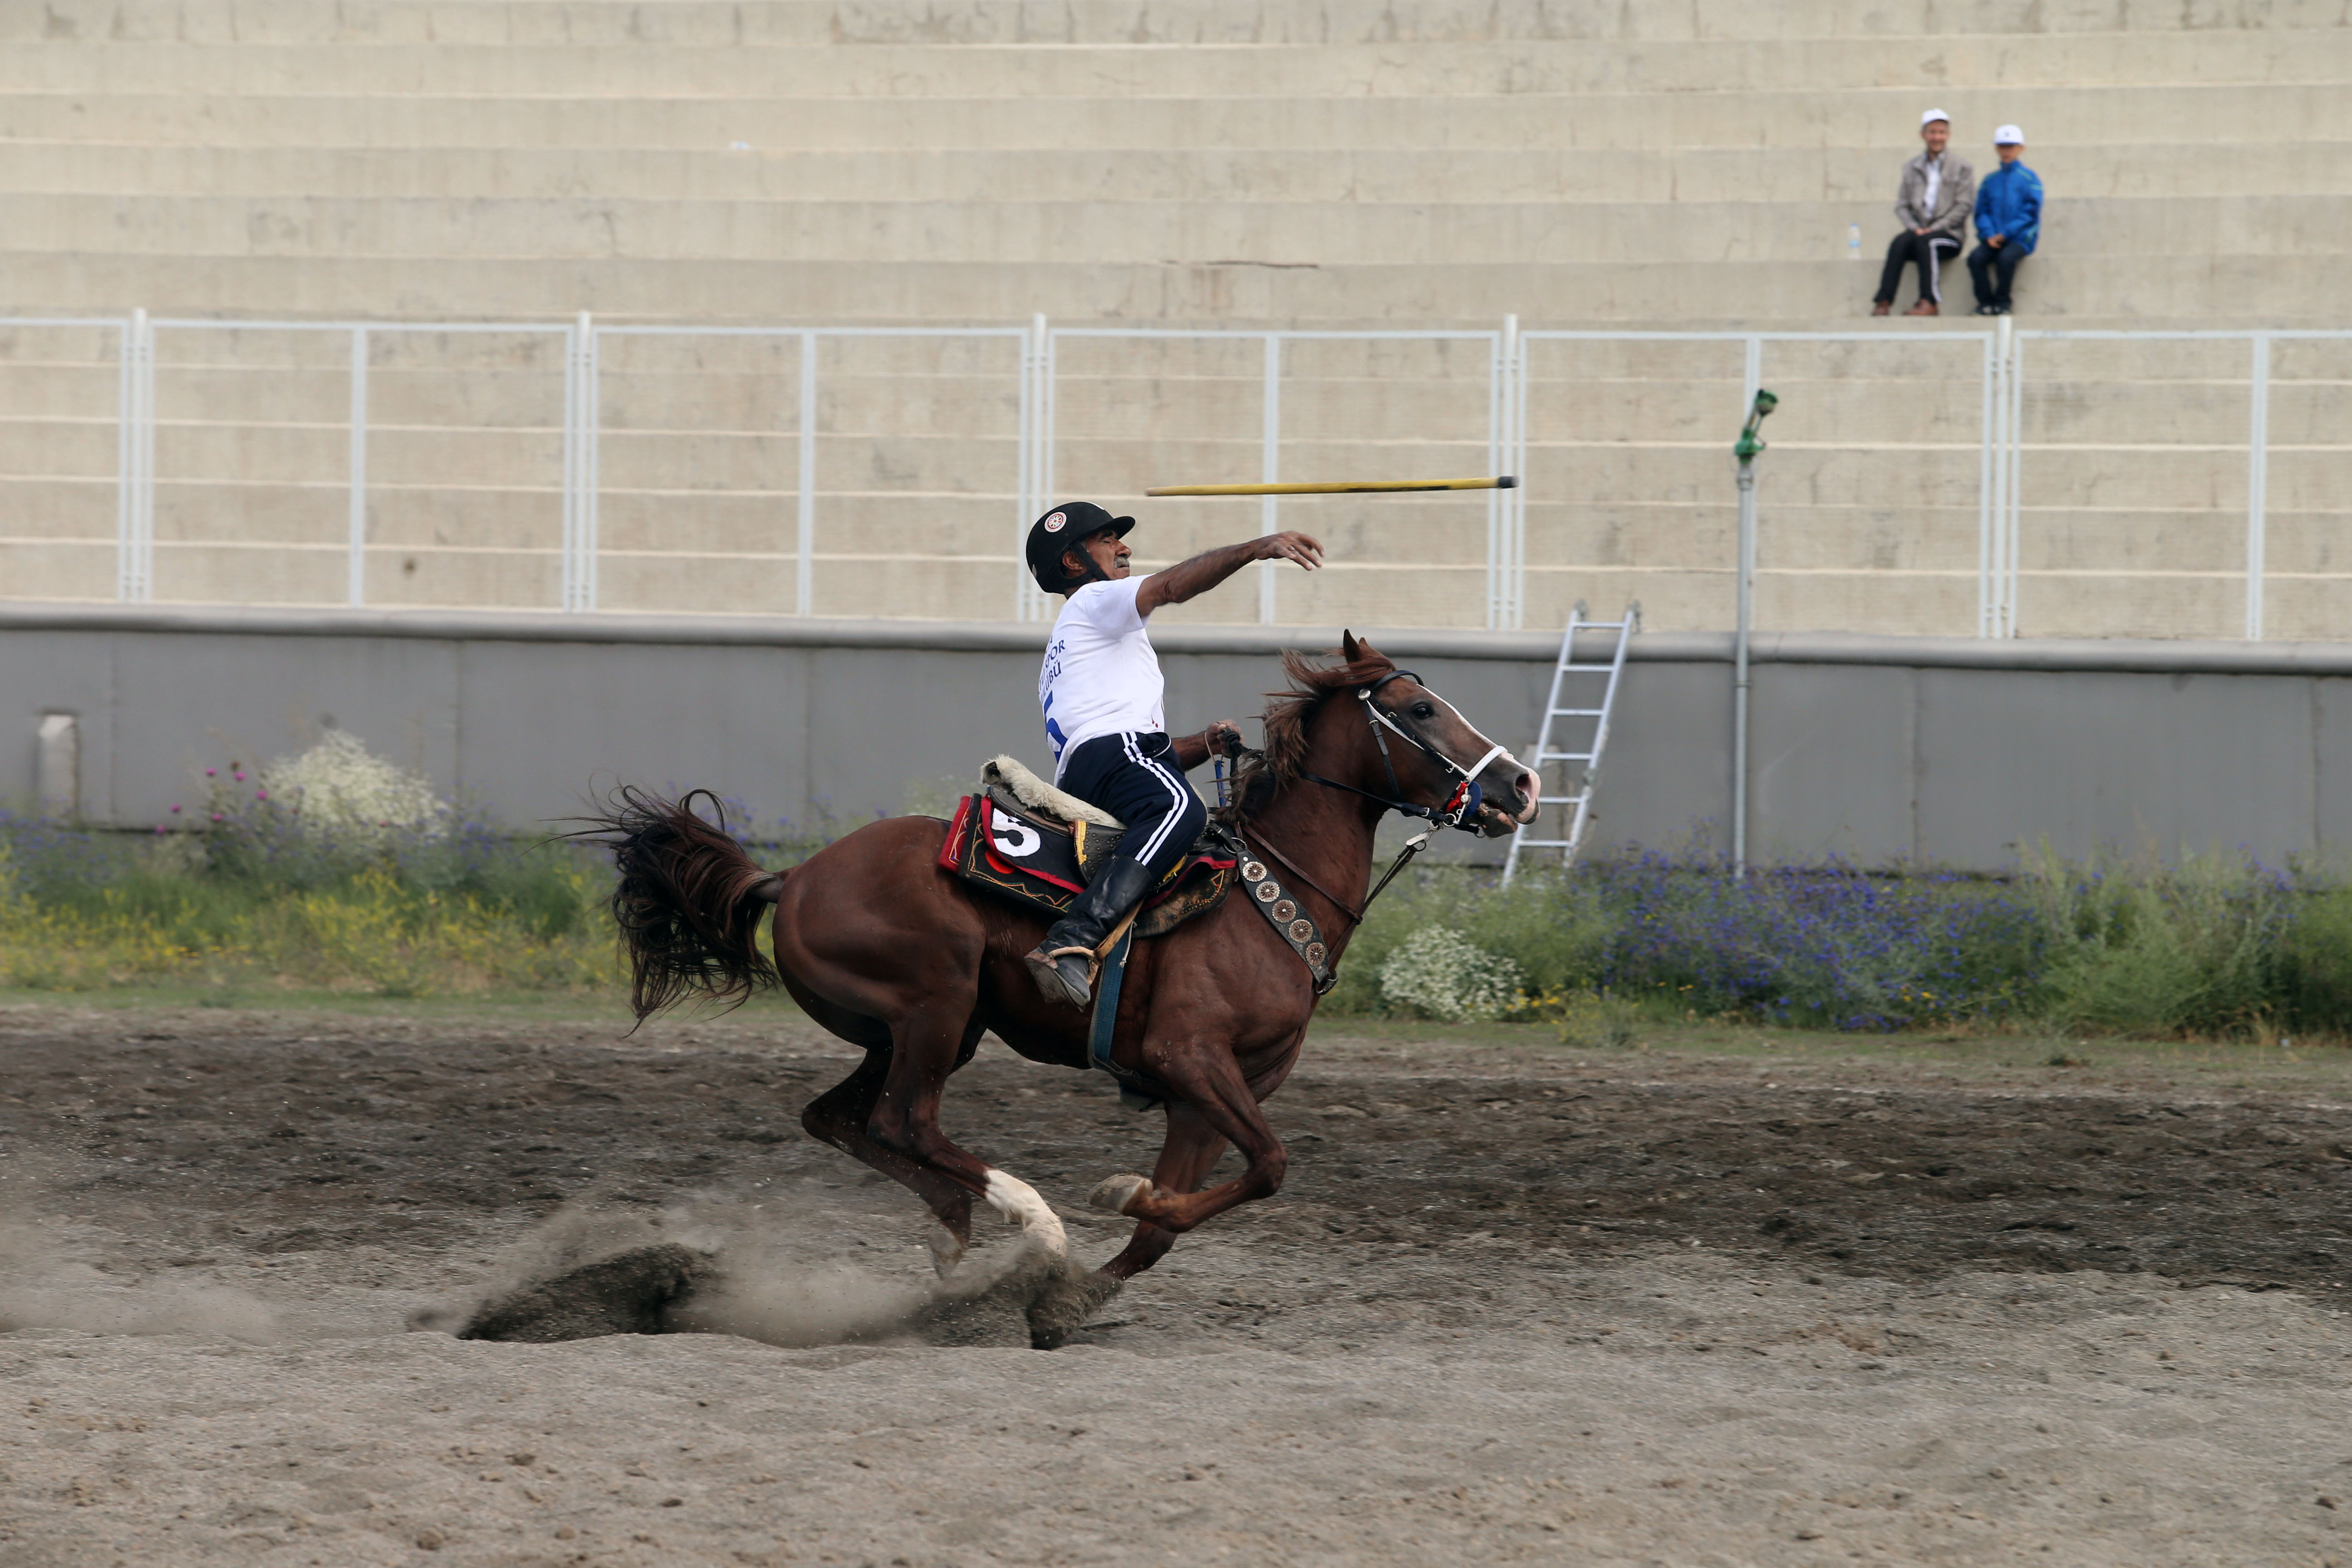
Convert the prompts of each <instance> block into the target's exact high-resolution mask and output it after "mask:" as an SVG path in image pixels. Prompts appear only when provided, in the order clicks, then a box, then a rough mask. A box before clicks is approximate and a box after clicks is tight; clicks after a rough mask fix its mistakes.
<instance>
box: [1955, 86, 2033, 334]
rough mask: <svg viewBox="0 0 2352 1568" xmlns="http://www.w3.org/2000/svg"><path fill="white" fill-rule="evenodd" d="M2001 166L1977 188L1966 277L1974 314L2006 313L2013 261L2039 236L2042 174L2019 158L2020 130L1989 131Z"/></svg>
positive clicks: (2022, 140) (2028, 253) (2022, 141)
mask: <svg viewBox="0 0 2352 1568" xmlns="http://www.w3.org/2000/svg"><path fill="white" fill-rule="evenodd" d="M1992 145H1993V151H1994V152H1996V153H2000V168H1998V169H1995V170H1994V171H1993V172H1992V173H1991V174H1987V175H1986V176H1985V178H1984V184H1980V185H1979V186H1978V187H1977V238H1978V240H1979V245H1978V246H1977V247H1976V249H1974V250H1973V251H1971V252H1969V278H1970V279H1973V280H1974V281H1975V283H1976V287H1977V314H1978V315H1979V316H2006V315H2008V314H2009V291H2010V288H2011V285H2012V284H2013V283H2015V282H2016V280H2017V268H2018V264H2019V263H2021V262H2022V261H2023V260H2024V259H2025V258H2027V257H2029V256H2031V255H2032V254H2033V245H2034V241H2036V240H2038V239H2040V238H2041V237H2042V176H2041V175H2039V174H2035V173H2034V172H2033V171H2032V170H2031V169H2029V168H2027V167H2026V166H2025V165H2024V164H2023V163H2021V162H2020V161H2019V160H2020V159H2021V158H2022V157H2023V156H2024V153H2025V132H2022V131H2020V130H2019V129H2018V128H2017V127H2016V126H2014V125H2004V126H2002V127H2001V128H2000V130H1998V131H1996V132H1993V133H1992Z"/></svg>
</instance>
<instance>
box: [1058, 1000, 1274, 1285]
mask: <svg viewBox="0 0 2352 1568" xmlns="http://www.w3.org/2000/svg"><path fill="white" fill-rule="evenodd" d="M1149 1068H1150V1072H1151V1074H1152V1076H1154V1077H1155V1078H1157V1079H1160V1082H1162V1083H1164V1084H1166V1085H1167V1086H1168V1087H1169V1088H1170V1089H1174V1090H1175V1091H1176V1092H1177V1093H1178V1094H1179V1095H1181V1096H1182V1097H1183V1100H1184V1101H1185V1104H1186V1106H1187V1107H1188V1108H1189V1109H1190V1110H1192V1112H1193V1114H1195V1115H1197V1116H1198V1117H1199V1118H1200V1119H1201V1121H1202V1122H1203V1123H1205V1124H1206V1126H1207V1129H1208V1131H1211V1132H1213V1133H1214V1134H1215V1135H1216V1136H1217V1137H1218V1138H1220V1139H1223V1140H1224V1141H1226V1142H1230V1143H1232V1144H1233V1145H1234V1147H1235V1148H1236V1149H1239V1150H1240V1151H1241V1152H1242V1158H1243V1159H1244V1160H1245V1161H1247V1162H1248V1163H1247V1164H1245V1165H1244V1166H1243V1168H1242V1173H1241V1174H1240V1175H1238V1176H1236V1177H1234V1179H1233V1180H1232V1181H1230V1182H1227V1183H1224V1184H1223V1185H1221V1186H1214V1187H1211V1188H1210V1189H1209V1190H1208V1191H1206V1192H1202V1193H1190V1194H1188V1193H1184V1192H1181V1191H1171V1190H1170V1189H1169V1187H1168V1186H1167V1185H1165V1184H1161V1183H1155V1182H1153V1181H1151V1180H1150V1179H1149V1178H1147V1177H1143V1176H1137V1175H1118V1176H1112V1177H1109V1178H1108V1179H1107V1180H1106V1181H1104V1183H1103V1184H1101V1185H1100V1186H1098V1187H1097V1188H1096V1189H1095V1190H1094V1194H1093V1195H1092V1196H1091V1197H1089V1198H1088V1199H1087V1202H1089V1203H1091V1204H1092V1205H1094V1206H1095V1207H1097V1208H1099V1209H1109V1210H1110V1211H1112V1212H1113V1213H1115V1214H1123V1215H1127V1216H1128V1217H1129V1218H1130V1219H1139V1220H1143V1221H1146V1222H1148V1223H1150V1224H1151V1225H1154V1226H1158V1227H1160V1229H1161V1230H1164V1231H1168V1232H1170V1233H1171V1234H1173V1235H1177V1236H1181V1235H1182V1234H1183V1233H1184V1232H1186V1231H1188V1230H1191V1229H1192V1227H1193V1226H1196V1225H1199V1224H1201V1223H1202V1221H1204V1220H1209V1219H1213V1218H1215V1217H1216V1216H1217V1215H1221V1214H1223V1213H1224V1212H1225V1211H1226V1210H1227V1209H1229V1208H1232V1207H1233V1206H1234V1205H1236V1204H1245V1203H1248V1202H1249V1201H1250V1200H1251V1199H1253V1198H1267V1197H1272V1196H1273V1195H1274V1194H1276V1193H1277V1192H1280V1191H1281V1190H1282V1178H1283V1173H1285V1172H1286V1170H1287V1169H1288V1168H1289V1164H1290V1156H1289V1154H1288V1153H1286V1152H1285V1151H1284V1149H1283V1147H1282V1140H1280V1139H1279V1138H1276V1136H1275V1135H1274V1129H1273V1128H1272V1127H1269V1126H1268V1125H1266V1120H1265V1115H1264V1114H1263V1113H1262V1112H1261V1111H1260V1110H1258V1104H1257V1096H1255V1095H1254V1094H1252V1093H1251V1092H1250V1087H1249V1083H1248V1080H1247V1079H1244V1078H1243V1076H1242V1070H1241V1067H1240V1064H1238V1063H1237V1062H1235V1061H1234V1053H1233V1049H1232V1047H1229V1046H1227V1045H1224V1044H1223V1043H1222V1042H1219V1043H1215V1044H1210V1043H1206V1042H1192V1043H1188V1044H1183V1045H1174V1046H1171V1047H1168V1048H1167V1049H1166V1050H1165V1051H1164V1052H1154V1053H1152V1059H1151V1060H1150V1063H1149ZM1171 1131H1172V1128H1171ZM1162 1161H1163V1165H1164V1163H1165V1155H1164V1154H1163V1156H1162ZM1138 1239H1140V1237H1139V1238H1138ZM1163 1250H1164V1248H1163ZM1120 1256H1121V1257H1124V1256H1126V1255H1125V1254H1124V1253H1122V1254H1121V1255H1120Z"/></svg>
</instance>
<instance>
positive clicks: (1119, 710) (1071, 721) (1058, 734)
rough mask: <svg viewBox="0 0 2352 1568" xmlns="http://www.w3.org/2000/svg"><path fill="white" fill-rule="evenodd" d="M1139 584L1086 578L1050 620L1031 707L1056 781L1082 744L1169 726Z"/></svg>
mask: <svg viewBox="0 0 2352 1568" xmlns="http://www.w3.org/2000/svg"><path fill="white" fill-rule="evenodd" d="M1143 584H1144V579H1143V578H1140V577H1124V578H1121V579H1119V580H1118V581H1117V582H1112V583H1089V584H1087V585H1086V586H1085V587H1083V588H1080V589H1079V590H1078V591H1077V592H1076V593H1075V594H1073V595H1070V599H1069V603H1067V604H1066V605H1063V606H1062V613H1061V615H1060V616H1057V617H1055V621H1054V636H1053V638H1052V640H1050V641H1049V642H1047V643H1046V645H1045V668H1042V669H1040V670H1039V671H1038V672H1037V706H1038V707H1039V708H1040V709H1042V710H1044V711H1045V740H1046V742H1048V743H1049V744H1050V745H1052V747H1053V748H1054V776H1055V778H1056V779H1059V778H1060V777H1061V776H1062V763H1063V762H1064V761H1065V760H1066V758H1067V757H1068V756H1069V754H1070V751H1071V748H1073V747H1075V746H1076V745H1077V744H1079V743H1080V742H1085V741H1091V740H1093V739H1094V738H1095V737H1096V736H1097V735H1114V734H1118V733H1119V732H1120V731H1130V730H1142V731H1164V730H1166V729H1167V728H1168V721H1167V720H1166V719H1165V718H1163V717H1161V713H1160V701H1161V699H1162V697H1163V696H1164V695H1165V694H1166V692H1167V689H1168V683H1167V682H1166V681H1165V680H1162V679H1160V656H1159V654H1157V653H1155V652H1154V651H1152V647H1151V634H1150V632H1149V631H1148V630H1146V629H1145V626H1144V624H1143V616H1140V615H1139V614H1138V613H1137V611H1136V608H1135V596H1136V595H1137V594H1138V593H1139V592H1140V591H1141V590H1142V587H1143Z"/></svg>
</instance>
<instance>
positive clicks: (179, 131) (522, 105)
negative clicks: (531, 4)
mask: <svg viewBox="0 0 2352 1568" xmlns="http://www.w3.org/2000/svg"><path fill="white" fill-rule="evenodd" d="M1905 79H1906V81H1907V79H1908V77H1907V74H1906V78H1905ZM1942 96H1943V97H1945V98H1946V99H1947V100H1948V101H1947V102H1945V103H1944V104H1943V107H1945V108H1947V109H1948V110H1951V112H1953V113H1954V114H1956V115H1959V116H1961V117H1962V121H1963V122H1964V123H1966V124H1968V125H1970V126H1973V127H1975V128H1976V129H1975V130H1973V131H1971V132H1968V133H1966V134H1965V135H1964V137H1963V140H1962V142H1961V145H1962V147H1963V149H1964V151H1968V152H1969V153H1971V154H1972V157H1971V161H1972V162H1977V163H1986V164H1990V162H1991V157H1990V152H1989V150H1987V149H1984V148H1983V146H1982V142H1981V138H1982V137H1983V136H1984V135H1986V134H1989V132H1990V128H1991V126H1992V125H1993V124H1994V123H1996V122H1997V121H1998V118H1999V117H2000V115H2003V114H2019V115H2022V116H2023V119H2024V120H2025V121H2031V124H2030V126H2029V131H2030V132H2031V134H2032V135H2033V136H2034V137H2035V138H2036V145H2037V147H2045V148H2050V149H2060V148H2063V147H2066V146H2069V145H2075V144H2083V145H2098V146H2115V147H2127V146H2129V145H2132V144H2133V143H2135V142H2145V143H2147V144H2150V145H2167V144H2170V143H2171V142H2175V141H2177V140H2178V138H2179V130H2180V127H2181V125H2182V124H2183V123H2184V122H2195V123H2204V124H2212V125H2215V126H2217V127H2226V130H2225V131H2223V132H2220V133H2218V134H2217V136H2216V138H2215V139H2216V140H2217V141H2220V142H2224V143H2230V144H2247V143H2261V142H2280V143H2291V142H2296V141H2299V140H2303V139H2305V138H2312V139H2316V140H2320V141H2341V140H2344V139H2346V137H2347V134H2352V132H2348V131H2347V110H2345V109H2344V107H2343V101H2342V100H2343V94H2342V93H2341V92H2339V91H2336V90H2335V89H2333V88H2331V87H2330V86H2329V85H2328V84H2327V83H2326V82H2316V83H2280V84H2275V85H2271V84H2264V83H2260V82H2227V81H2225V82H2215V83H2210V84H2205V85H2194V84H2191V85H2181V86H2175V85H2170V84H2151V83H2143V82H2133V81H2122V82H2111V83H2109V84H2107V85H2104V86H2100V85H2087V84H2086V85H2082V86H2078V87H2074V88H2070V89H2063V90H2060V89H2053V90H2052V91H2050V92H2049V93H2048V94H2046V95H2043V96H2040V97H2037V96H2034V95H2030V94H2024V93H2018V92H2010V91H2004V90H1996V89H1984V90H1982V91H1981V92H1979V91H1978V90H1976V89H1967V90H1966V93H1965V96H1964V93H1963V91H1949V92H1947V93H1945V94H1943V95H1942ZM1921 97H1922V93H1921V91H1920V90H1919V89H1916V88H1914V87H1910V86H1894V87H1883V88H1880V87H1873V88H1858V89H1847V90H1843V91H1828V92H1824V91H1821V90H1818V89H1816V90H1813V91H1805V90H1802V89H1789V90H1786V91H1774V92H1748V91H1706V92H1665V93H1584V94H1577V95H1574V96H1570V97H1565V98H1563V97H1557V96H1551V95H1544V94H1521V93H1502V94H1497V95H1494V96H1477V97H1473V96H1461V97H1433V98H1423V99H1372V98H1363V97H1349V98H1329V99H1300V98H1296V97H1292V96H1289V95H1286V94H1275V95H1269V96H1265V97H1254V98H1244V97H1223V96H1220V97H1209V98H1155V99H1133V98H1129V97H1122V96H1100V97H1091V98H1078V97H1064V98H1055V97H1043V98H1034V99H1022V98H1001V99H958V98H920V99H903V100H900V99H873V98H853V99H840V100H830V101H826V102H824V104H822V106H819V105H817V104H815V103H814V101H813V100H807V99H801V98H747V99H743V100H713V99H708V98H704V97H702V96H700V95H696V94H688V95H686V96H685V97H684V98H683V100H680V101H675V102H673V101H670V100H665V99H661V98H656V97H643V98H620V99H613V98H608V97H604V96H600V95H598V94H596V93H595V92H593V91H589V92H583V94H581V95H580V96H577V97H555V98H514V97H509V96H502V95H500V96H481V97H470V98H469V97H463V96H451V95H446V94H431V93H425V94H416V95H394V94H389V93H368V92H351V93H338V94H320V95H310V96H301V95H285V94H277V95H272V94H262V93H240V94H236V95H235V96H219V95H213V94H189V93H179V94H174V93H173V92H172V91H171V89H170V88H169V87H168V85H163V86H159V87H158V88H157V89H155V90H153V91H152V92H148V93H121V92H115V91H113V90H111V89H103V88H101V87H100V86H99V85H97V84H90V85H88V86H85V87H84V88H82V89H79V90H76V89H64V90H58V91H53V92H36V91H33V90H30V89H17V90H16V91H12V92H10V93H8V94H6V95H5V96H0V137H5V138H10V139H27V140H36V141H76V142H79V141H90V140H97V139H99V138H93V137H92V136H91V133H90V128H91V127H92V126H103V127H105V134H104V137H103V138H102V139H103V140H107V141H116V142H168V141H178V142H196V143H199V144H204V145H215V144H227V145H236V144H240V143H255V144H259V145H277V146H283V145H288V144H295V145H305V144H307V145H320V146H346V145H354V144H356V145H374V146H415V147H428V148H431V147H529V146H554V147H568V148H606V149H615V150H622V149H625V150H633V151H634V150H639V149H648V148H650V149H665V148H676V149H698V150H703V151H708V152H711V153H724V152H726V151H728V150H730V148H733V147H734V146H735V144H736V143H739V142H740V143H745V144H746V146H747V149H757V150H760V151H761V152H767V153H797V152H810V151H825V150H835V151H863V150H869V149H874V148H877V147H879V148H890V147H917V148H923V147H950V146H952V147H961V148H966V149H991V148H1003V149H1049V150H1050V149H1054V148H1058V147H1089V148H1094V149H1097V150H1108V151H1114V152H1117V151H1137V152H1146V153H1149V152H1155V151H1160V150H1164V149H1168V148H1173V147H1209V148H1269V147H1272V148H1279V147H1289V148H1303V149H1308V150H1312V149H1316V148H1327V147H1344V148H1348V149H1350V150H1352V151H1354V152H1355V153H1358V154H1359V155H1362V154H1366V153H1380V152H1383V151H1387V150H1396V151H1399V152H1409V153H1413V152H1423V153H1425V152H1428V151H1430V150H1432V149H1444V150H1448V151H1451V150H1457V149H1461V150H1491V151H1501V152H1510V151H1514V150H1517V149H1522V148H1533V149H1566V150H1571V151H1573V150H1578V149H1582V150H1586V151H1588V152H1590V153H1593V154H1595V155H1604V154H1605V155H1608V156H1616V155H1620V154H1623V153H1643V152H1651V151H1658V150H1680V149H1685V148H1709V149H1727V150H1737V149H1742V148H1755V147H1759V146H1775V145H1778V146H1784V147H1787V146H1804V147H1812V146H1815V145H1828V146H1839V147H1871V146H1878V147H1883V148H1885V150H1886V152H1887V153H1889V154H1890V155H1891V159H1892V162H1893V163H1899V162H1900V160H1901V158H1902V157H1903V156H1906V155H1907V154H1908V153H1909V151H1910V149H1911V147H1912V146H1913V145H1914V143H1912V142H1911V141H1910V137H1909V132H1911V131H1912V130H1913V129H1915V128H1916V115H1917V112H1918V108H1919V101H1920V99H1921ZM1977 97H1981V98H1982V100H1983V103H1982V105H1981V107H1979V105H1977V104H1976V103H1974V102H1972V101H1971V100H1972V99H1974V98H1977ZM1759 122H1769V123H1772V124H1774V125H1775V126H1776V127H1777V128H1778V129H1776V132H1775V133H1774V135H1773V137H1772V139H1771V140H1769V141H1767V140H1765V139H1764V138H1763V137H1762V136H1761V135H1760V133H1759V130H1758V125H1759ZM2040 155H2041V154H2040V153H2037V154H2036V156H2037V157H2039V156H2040ZM1890 166H1891V164H1890ZM2102 173H2103V174H2104V171H2102ZM1882 178H1883V180H1884V181H1885V184H1886V186H1887V188H1888V192H1889V195H1888V199H1889V200H1891V199H1892V195H1891V192H1892V184H1893V181H1892V176H1891V174H1889V175H1885V176H1882ZM2104 184H2105V181H2104V179H2102V180H2100V181H2099V182H2097V185H2098V186H2104Z"/></svg>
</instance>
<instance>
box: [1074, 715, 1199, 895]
mask: <svg viewBox="0 0 2352 1568" xmlns="http://www.w3.org/2000/svg"><path fill="white" fill-rule="evenodd" d="M1058 782H1059V784H1061V786H1062V788H1064V789H1066V790H1067V791H1069V793H1070V794H1072V795H1076V796H1077V797H1078V798H1079V799H1080V800H1082V801H1085V802H1086V803H1087V805H1098V806H1100V807H1101V808H1102V809H1103V810H1105V811H1108V812H1109V813H1110V814H1111V815H1112V816H1116V817H1118V819H1119V820H1120V821H1121V822H1124V823H1125V824H1127V837H1124V838H1122V839H1120V840H1119V845H1118V853H1119V858H1121V859H1125V860H1133V861H1136V862H1138V863H1139V864H1140V865H1141V866H1142V867H1143V868H1145V869H1146V870H1148V871H1150V873H1151V875H1152V877H1153V878H1154V879H1158V878H1160V877H1164V876H1166V875H1167V874H1168V871H1169V868H1171V867H1172V866H1174V865H1175V864H1176V862H1177V860H1178V859H1179V858H1181V857H1182V855H1183V853H1184V851H1185V850H1187V849H1190V848H1191V847H1192V841H1193V840H1194V839H1197V838H1198V837H1201V830H1202V828H1204V827H1206V826H1208V825H1209V808H1208V807H1207V806H1205V805H1202V804H1201V797H1200V796H1199V795H1194V794H1193V793H1192V785H1191V784H1186V783H1185V782H1184V775H1183V773H1181V772H1180V771H1179V770H1178V768H1177V766H1176V754H1175V746H1174V744H1173V743H1172V742H1171V741H1170V740H1169V739H1168V737H1167V736H1165V735H1160V734H1148V733H1144V732H1141V731H1135V732H1130V733H1126V734H1118V735H1097V736H1096V737H1095V738H1094V739H1093V740H1091V741H1081V742H1078V744H1077V745H1076V747H1074V748H1072V750H1071V752H1070V754H1069V755H1068V756H1066V757H1065V758H1064V759H1063V760H1062V776H1061V778H1060V780H1059V781H1058Z"/></svg>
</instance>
